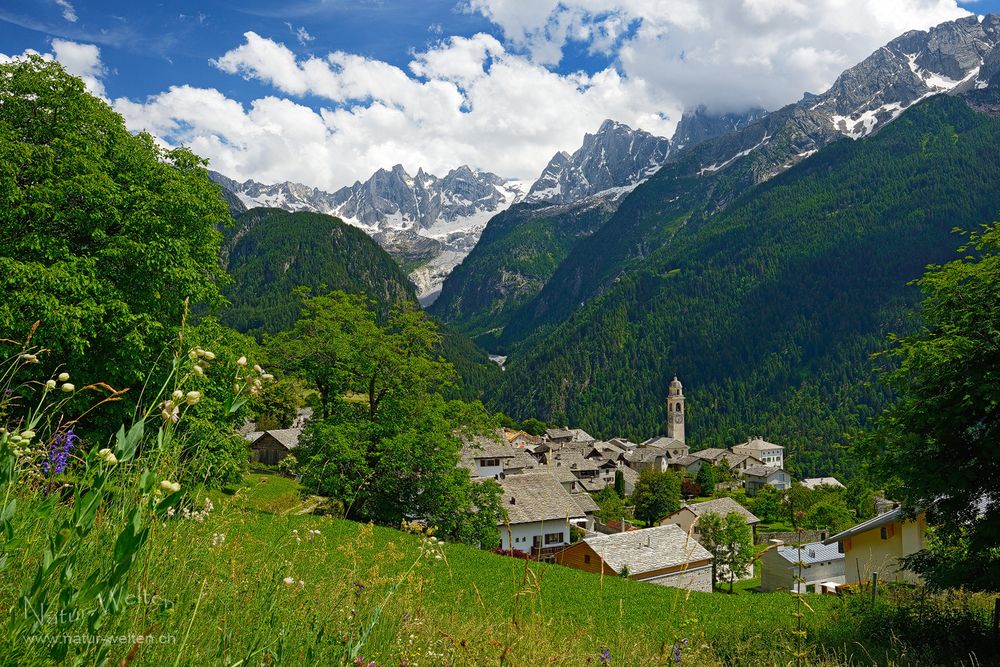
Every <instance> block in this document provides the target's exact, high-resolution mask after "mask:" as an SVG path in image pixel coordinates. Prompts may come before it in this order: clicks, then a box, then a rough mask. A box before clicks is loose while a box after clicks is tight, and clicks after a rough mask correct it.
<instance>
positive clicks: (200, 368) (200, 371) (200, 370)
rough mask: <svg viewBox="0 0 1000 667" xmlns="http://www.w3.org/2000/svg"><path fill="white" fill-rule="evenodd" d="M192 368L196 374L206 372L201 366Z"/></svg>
mask: <svg viewBox="0 0 1000 667" xmlns="http://www.w3.org/2000/svg"><path fill="white" fill-rule="evenodd" d="M191 370H192V371H194V374H195V375H204V374H205V369H204V368H202V367H201V366H195V367H194V368H192V369H191Z"/></svg>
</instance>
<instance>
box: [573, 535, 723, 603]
mask: <svg viewBox="0 0 1000 667" xmlns="http://www.w3.org/2000/svg"><path fill="white" fill-rule="evenodd" d="M555 560H556V562H557V563H560V564H562V565H566V566H567V567H572V568H576V569H578V570H583V571H585V572H592V573H594V574H603V575H604V576H622V575H625V576H628V578H629V579H632V580H634V581H643V582H647V583H651V584H656V585H659V586H672V587H675V588H684V589H687V590H694V591H702V592H706V593H709V592H711V591H712V554H710V553H709V552H708V550H706V549H705V548H704V547H703V546H701V545H700V544H698V543H697V542H695V541H694V540H692V539H690V538H689V537H688V536H687V534H685V533H684V531H682V530H681V529H680V528H678V527H677V526H675V525H672V524H671V525H666V526H656V527H654V528H644V529H642V530H631V531H626V532H622V533H613V534H609V535H604V534H597V535H588V536H587V537H585V538H583V540H581V541H579V542H577V543H576V544H574V545H572V546H570V547H569V548H567V549H565V550H563V551H561V552H559V554H557V555H556V557H555Z"/></svg>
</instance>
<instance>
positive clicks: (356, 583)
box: [354, 580, 365, 593]
mask: <svg viewBox="0 0 1000 667" xmlns="http://www.w3.org/2000/svg"><path fill="white" fill-rule="evenodd" d="M354 587H355V588H357V589H358V590H357V591H355V592H356V593H363V592H364V590H365V585H364V584H363V583H361V582H360V581H357V580H355V581H354Z"/></svg>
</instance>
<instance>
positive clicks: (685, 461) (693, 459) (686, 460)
mask: <svg viewBox="0 0 1000 667" xmlns="http://www.w3.org/2000/svg"><path fill="white" fill-rule="evenodd" d="M698 461H701V459H700V458H698V457H697V456H695V455H694V454H688V455H687V456H678V457H677V458H676V459H670V461H669V463H670V465H678V466H684V467H685V468H686V467H688V466H689V465H691V464H692V463H697V462H698Z"/></svg>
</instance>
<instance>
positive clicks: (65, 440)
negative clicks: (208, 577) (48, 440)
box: [42, 429, 80, 475]
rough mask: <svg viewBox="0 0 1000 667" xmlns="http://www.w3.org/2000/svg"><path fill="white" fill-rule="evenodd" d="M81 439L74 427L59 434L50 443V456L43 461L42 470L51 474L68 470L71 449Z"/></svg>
mask: <svg viewBox="0 0 1000 667" xmlns="http://www.w3.org/2000/svg"><path fill="white" fill-rule="evenodd" d="M79 439H80V438H79V437H77V435H76V434H75V433H73V431H72V429H70V430H69V431H65V432H63V433H59V434H57V435H56V437H55V439H54V440H53V441H52V444H51V445H49V454H48V456H47V457H46V458H45V460H44V461H42V470H44V471H45V472H46V473H48V474H50V475H58V474H59V473H61V472H63V471H64V470H66V464H67V462H68V461H69V451H70V450H71V449H73V447H74V446H75V445H76V441H77V440H79Z"/></svg>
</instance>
